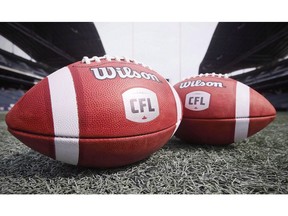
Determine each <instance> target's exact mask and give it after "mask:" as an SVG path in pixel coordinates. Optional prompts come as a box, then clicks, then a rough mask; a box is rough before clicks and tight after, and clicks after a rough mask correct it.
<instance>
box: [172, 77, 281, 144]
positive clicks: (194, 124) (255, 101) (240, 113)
mask: <svg viewBox="0 0 288 216" xmlns="http://www.w3.org/2000/svg"><path fill="white" fill-rule="evenodd" d="M174 88H175V89H176V91H177V93H178V94H179V96H180V99H181V101H182V104H183V119H182V122H181V124H180V126H179V128H178V130H177V132H176V134H175V136H176V137H178V138H180V139H182V140H184V141H186V142H189V143H195V144H208V145H209V144H210V145H227V144H231V143H234V142H238V141H241V140H243V139H245V138H247V137H249V136H251V135H253V134H255V133H257V132H258V131H260V130H261V129H263V128H265V127H266V126H267V125H268V124H269V123H270V122H272V121H273V119H274V118H275V116H276V111H275V109H274V107H273V106H272V105H271V104H270V102H269V101H268V100H266V98H265V97H263V96H262V95H260V94H259V93H258V92H256V91H255V90H253V89H252V88H250V87H249V86H247V85H245V84H243V83H241V82H238V81H236V80H233V79H231V78H228V76H227V75H222V74H214V73H213V74H200V75H197V76H195V77H192V78H189V79H185V80H183V81H181V82H179V83H177V84H175V85H174Z"/></svg>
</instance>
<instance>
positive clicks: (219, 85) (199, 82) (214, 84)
mask: <svg viewBox="0 0 288 216" xmlns="http://www.w3.org/2000/svg"><path fill="white" fill-rule="evenodd" d="M198 86H207V87H216V88H223V87H224V86H223V83H222V82H205V81H202V80H195V81H186V82H182V83H180V89H182V88H188V87H198Z"/></svg>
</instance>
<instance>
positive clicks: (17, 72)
mask: <svg viewBox="0 0 288 216" xmlns="http://www.w3.org/2000/svg"><path fill="white" fill-rule="evenodd" d="M0 35H1V36H3V37H4V38H6V39H7V40H9V41H11V42H12V43H13V44H15V45H16V46H18V47H19V48H20V49H22V50H23V51H24V52H25V53H27V54H28V55H29V56H30V57H31V59H30V60H28V59H25V58H22V57H20V56H18V55H16V54H14V53H11V52H7V51H5V50H3V49H1V47H0V110H1V111H7V110H9V109H10V108H11V107H12V106H13V104H15V103H16V101H17V100H18V99H19V98H20V97H21V96H22V95H23V94H24V93H25V91H27V90H28V89H29V88H31V87H32V86H34V85H35V84H36V83H38V82H39V81H40V80H41V79H43V78H44V77H45V76H47V75H49V74H50V73H52V72H53V71H55V70H57V69H59V68H61V67H63V66H65V65H68V64H70V63H72V62H75V61H76V60H78V59H81V58H82V57H83V56H84V55H86V56H93V55H98V56H102V55H105V50H104V46H103V44H102V42H101V39H100V36H99V34H98V32H97V29H96V27H95V25H94V23H88V22H86V23H85V22H81V23H72V22H69V23H41V22H37V23H24V22H21V23H1V24H0ZM75 42H77V43H75ZM79 43H81V49H79V46H77V44H79ZM287 55H288V24H287V23H273V22H269V23H265V22H263V23H253V22H246V23H245V22H241V23H240V22H239V23H235V22H231V23H226V22H224V23H221V22H220V23H218V25H217V27H216V29H215V32H214V34H213V36H212V40H211V42H210V45H209V47H208V50H207V52H206V55H205V57H204V59H203V61H202V62H201V64H200V66H199V73H212V72H214V73H228V74H230V77H231V78H233V79H236V80H239V81H241V82H243V83H245V84H247V85H249V86H251V87H252V88H254V89H255V90H257V91H258V92H260V93H261V94H262V95H264V96H265V97H266V98H267V99H268V100H269V101H270V102H271V103H272V104H273V105H274V107H275V108H276V109H277V110H288V100H287V96H288V85H287V84H288V70H287V69H288V60H287ZM244 69H249V72H241V71H244ZM235 71H238V73H237V72H236V73H235ZM239 71H240V72H239Z"/></svg>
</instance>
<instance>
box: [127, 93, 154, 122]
mask: <svg viewBox="0 0 288 216" xmlns="http://www.w3.org/2000/svg"><path fill="white" fill-rule="evenodd" d="M122 99H123V103H124V109H125V116H126V118H127V119H128V120H130V121H133V122H137V123H145V122H149V121H152V120H154V119H155V118H157V116H159V104H158V99H157V95H156V94H155V93H154V92H153V91H151V90H149V89H146V88H132V89H129V90H127V91H125V92H124V93H123V94H122Z"/></svg>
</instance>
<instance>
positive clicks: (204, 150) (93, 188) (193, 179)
mask: <svg viewBox="0 0 288 216" xmlns="http://www.w3.org/2000/svg"><path fill="white" fill-rule="evenodd" d="M4 118H5V116H4V114H0V193H1V194H270V193H271V194H287V193H288V113H287V112H279V113H278V114H277V118H276V120H275V121H274V122H273V123H271V124H270V125H269V126H268V127H267V128H265V129H264V130H262V131H261V132H259V133H258V134H256V135H254V136H252V137H250V138H249V139H246V140H245V141H243V142H240V143H236V144H232V145H230V146H226V147H213V146H195V145H189V144H186V143H183V142H181V141H180V140H178V139H176V138H173V139H172V140H170V141H169V142H168V143H167V144H166V145H165V146H164V147H163V148H162V149H161V150H159V151H158V152H156V153H154V154H153V155H152V156H151V157H149V158H148V159H146V160H144V161H141V162H139V163H137V164H133V165H131V166H127V167H122V168H118V169H110V170H99V169H91V168H83V167H76V166H72V165H67V164H64V163H61V162H58V161H54V160H52V159H49V158H47V157H45V156H42V155H41V154H38V153H37V152H34V151H33V150H30V149H29V148H28V147H26V146H25V145H23V144H21V143H20V142H19V141H18V140H17V139H16V138H14V137H13V136H11V135H10V134H9V133H8V132H7V131H6V124H5V121H4Z"/></svg>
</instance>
